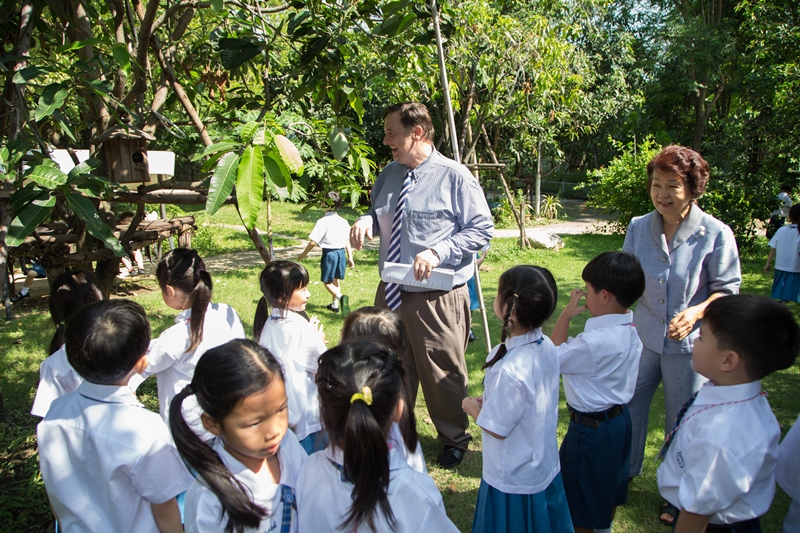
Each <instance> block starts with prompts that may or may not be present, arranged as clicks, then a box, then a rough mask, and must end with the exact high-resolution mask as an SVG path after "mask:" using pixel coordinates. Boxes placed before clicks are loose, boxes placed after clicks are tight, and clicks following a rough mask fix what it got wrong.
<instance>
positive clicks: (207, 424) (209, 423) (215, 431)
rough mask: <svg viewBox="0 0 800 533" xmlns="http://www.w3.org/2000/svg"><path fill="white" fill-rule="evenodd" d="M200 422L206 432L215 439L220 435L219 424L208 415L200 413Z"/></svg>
mask: <svg viewBox="0 0 800 533" xmlns="http://www.w3.org/2000/svg"><path fill="white" fill-rule="evenodd" d="M200 421H201V422H202V423H203V427H204V428H206V431H208V432H209V433H211V434H212V435H214V436H215V437H219V436H220V435H222V426H221V425H220V424H219V422H217V421H216V420H214V419H213V418H211V417H210V416H208V414H206V413H202V414H201V415H200Z"/></svg>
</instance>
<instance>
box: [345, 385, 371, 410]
mask: <svg viewBox="0 0 800 533" xmlns="http://www.w3.org/2000/svg"><path fill="white" fill-rule="evenodd" d="M356 400H361V401H362V402H364V403H365V404H367V405H372V389H370V388H369V387H367V386H366V385H364V386H363V387H361V392H357V393H355V394H353V395H352V396H350V403H351V404H352V403H353V402H355V401H356Z"/></svg>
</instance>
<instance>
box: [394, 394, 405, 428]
mask: <svg viewBox="0 0 800 533" xmlns="http://www.w3.org/2000/svg"><path fill="white" fill-rule="evenodd" d="M405 408H406V402H404V401H403V399H402V398H400V401H398V402H397V405H395V406H394V412H393V413H392V422H394V423H395V424H399V423H400V418H401V417H402V416H403V411H404V410H405Z"/></svg>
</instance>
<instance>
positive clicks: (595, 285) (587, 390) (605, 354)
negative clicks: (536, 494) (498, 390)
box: [550, 252, 645, 533]
mask: <svg viewBox="0 0 800 533" xmlns="http://www.w3.org/2000/svg"><path fill="white" fill-rule="evenodd" d="M582 278H583V281H584V282H586V290H585V291H584V290H581V289H574V290H573V291H572V292H570V298H569V303H567V306H566V307H565V308H564V310H563V311H562V312H561V315H560V316H559V317H558V320H557V321H556V325H555V327H554V328H553V333H552V334H551V335H550V338H551V339H552V340H553V344H555V345H556V351H557V354H558V363H559V369H560V372H561V375H562V378H563V382H564V393H565V395H566V397H567V408H568V409H569V417H570V423H569V428H568V429H567V434H566V436H565V437H564V440H563V442H562V443H561V449H560V451H559V455H560V459H561V473H562V476H563V478H564V490H565V491H566V494H567V502H568V503H569V511H570V515H571V516H572V525H573V527H574V528H575V531H576V533H587V532H588V533H591V532H592V531H610V530H611V522H612V521H613V520H614V513H615V511H616V507H617V506H618V505H622V504H624V503H625V502H626V501H627V499H628V470H629V469H630V460H631V435H632V433H631V415H630V413H629V412H628V407H627V405H626V404H627V403H628V402H629V401H630V399H631V398H632V397H633V392H634V390H635V389H636V377H637V374H638V368H639V358H640V357H641V355H642V342H641V341H640V340H639V335H638V333H636V325H635V324H634V323H633V312H631V311H629V310H628V308H629V307H630V306H631V305H633V303H634V302H636V300H638V299H639V297H640V296H641V295H642V293H643V292H644V286H645V278H644V271H643V270H642V267H641V265H640V264H639V260H638V259H636V257H634V256H633V255H631V254H628V253H625V252H605V253H602V254H600V255H598V256H597V257H595V258H594V259H592V260H591V261H589V263H588V264H587V265H586V267H584V269H583V274H582ZM581 299H584V305H580V301H581ZM586 310H588V311H589V313H590V314H591V315H592V318H590V319H588V320H587V321H586V326H585V328H584V331H583V333H581V334H580V335H578V336H577V337H575V338H571V337H570V338H568V337H567V334H568V330H569V321H570V320H571V319H572V318H574V317H576V316H578V315H579V314H581V313H582V312H584V311H586Z"/></svg>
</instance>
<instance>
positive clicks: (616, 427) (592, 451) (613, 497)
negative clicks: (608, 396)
mask: <svg viewBox="0 0 800 533" xmlns="http://www.w3.org/2000/svg"><path fill="white" fill-rule="evenodd" d="M584 420H587V419H586V418H584ZM590 423H591V424H592V425H596V427H590V426H588V425H585V424H582V423H580V422H577V421H575V420H572V421H570V423H569V428H568V429H567V434H566V435H565V436H564V440H563V442H562V443H561V450H560V451H559V456H560V458H561V474H562V476H563V478H564V490H565V491H566V493H567V503H568V504H569V511H570V514H571V515H572V523H573V525H575V526H576V527H583V528H587V529H607V528H608V527H610V526H611V518H612V513H613V512H614V507H616V506H618V505H622V504H624V503H625V502H626V501H627V500H628V476H629V470H630V464H631V439H632V432H631V431H632V430H631V414H630V412H629V411H628V407H627V406H622V413H621V414H619V415H617V416H615V417H614V418H611V419H608V420H600V421H598V422H597V423H596V424H595V421H594V420H591V419H590Z"/></svg>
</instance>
